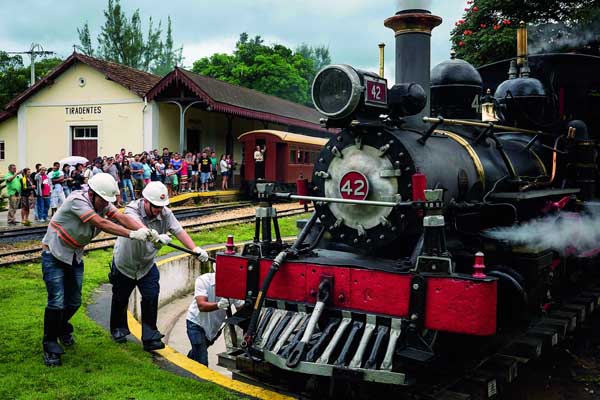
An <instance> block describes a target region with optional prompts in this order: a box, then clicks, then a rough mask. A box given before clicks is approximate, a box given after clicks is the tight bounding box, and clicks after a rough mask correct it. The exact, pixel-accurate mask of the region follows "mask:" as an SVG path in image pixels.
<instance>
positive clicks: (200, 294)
mask: <svg viewBox="0 0 600 400" xmlns="http://www.w3.org/2000/svg"><path fill="white" fill-rule="evenodd" d="M232 305H233V306H235V307H236V308H238V309H239V308H240V307H242V306H243V305H244V300H229V299H226V298H222V297H218V296H216V295H215V273H214V272H209V273H207V274H203V275H200V276H199V277H198V278H196V284H195V289H194V300H192V304H190V307H189V308H188V313H187V317H186V321H185V322H186V326H187V335H188V338H189V339H190V344H191V345H192V349H191V350H190V351H189V353H188V357H189V358H191V359H192V360H194V361H197V362H199V363H200V364H204V365H206V366H208V348H209V347H210V346H212V344H213V343H214V342H215V340H217V338H218V337H219V334H220V333H221V325H223V322H224V321H225V318H226V317H227V310H228V309H229V307H230V306H232Z"/></svg>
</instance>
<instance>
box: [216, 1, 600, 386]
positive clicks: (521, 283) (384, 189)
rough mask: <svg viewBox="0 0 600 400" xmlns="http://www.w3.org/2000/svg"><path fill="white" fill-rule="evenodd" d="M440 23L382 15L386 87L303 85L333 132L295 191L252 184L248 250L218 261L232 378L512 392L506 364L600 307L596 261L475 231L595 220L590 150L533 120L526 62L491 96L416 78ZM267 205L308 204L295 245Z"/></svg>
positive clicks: (470, 78)
mask: <svg viewBox="0 0 600 400" xmlns="http://www.w3.org/2000/svg"><path fill="white" fill-rule="evenodd" d="M440 23H441V19H440V18H439V17H437V16H434V15H432V14H431V13H430V12H429V11H427V10H415V9H411V10H401V11H399V12H398V13H397V14H396V15H394V16H392V17H390V18H388V19H387V20H386V21H385V25H386V26H387V27H389V28H391V29H393V30H394V32H395V34H396V82H397V83H396V85H394V86H393V87H391V88H388V85H387V82H386V80H385V79H383V78H382V77H381V76H379V75H377V74H374V73H370V72H365V71H361V70H358V69H355V68H353V67H351V66H348V65H332V66H329V67H326V68H324V69H323V70H322V71H320V72H319V74H318V75H317V76H316V78H315V81H314V84H313V100H314V103H315V106H316V107H317V109H318V110H319V111H320V112H321V113H322V114H323V115H324V117H325V119H324V121H323V123H324V124H325V126H327V127H330V128H338V129H340V131H339V133H338V134H336V135H335V136H334V137H332V138H331V139H330V140H329V141H328V143H327V144H326V145H325V147H324V148H323V149H322V151H321V153H320V154H319V155H318V158H317V160H316V162H315V165H314V171H313V175H312V179H311V180H310V182H309V183H307V182H300V183H299V188H298V195H291V194H282V193H275V192H273V188H272V187H270V186H269V185H262V186H261V187H260V190H259V192H260V196H261V199H262V203H261V205H260V206H259V208H258V210H257V221H256V234H255V239H254V242H253V243H252V244H250V245H247V246H246V247H245V248H244V250H243V252H242V253H241V254H236V253H234V252H233V251H229V252H227V253H223V254H219V255H218V256H217V277H216V282H217V286H216V290H217V295H219V296H222V297H230V298H236V299H246V300H247V304H248V307H246V308H245V309H243V310H241V311H240V312H239V313H238V314H236V315H235V316H234V317H233V318H231V319H230V320H229V323H232V324H237V325H239V326H240V327H241V328H242V329H243V331H244V338H243V341H242V342H241V343H240V344H239V346H237V348H235V349H234V350H233V351H231V352H228V353H227V354H223V355H222V357H221V362H222V363H223V364H224V365H226V366H228V367H229V368H231V369H232V370H234V372H235V373H236V374H237V375H238V376H254V377H255V379H257V380H261V381H269V382H271V383H281V382H287V383H288V384H290V385H291V386H292V387H294V388H296V389H298V390H307V388H311V387H312V388H313V390H316V391H317V392H318V393H317V395H318V396H323V395H324V394H323V391H322V388H323V385H326V386H327V387H328V388H329V389H331V390H332V391H331V392H329V393H330V394H331V393H333V389H332V388H334V387H336V388H338V389H340V388H341V390H353V389H354V388H353V387H352V386H349V385H348V382H353V383H361V384H367V385H372V384H375V385H377V386H378V387H385V388H387V389H389V388H398V387H402V386H408V385H411V384H413V383H414V382H415V381H416V380H419V379H421V378H422V377H423V376H424V375H427V374H424V371H431V370H434V369H435V365H436V363H440V364H437V365H438V367H439V365H444V366H446V367H450V368H457V369H461V370H462V369H468V368H469V367H472V366H475V365H476V366H477V368H478V369H481V370H487V371H490V370H492V371H497V370H498V365H499V364H501V365H505V366H506V365H508V367H507V368H508V372H507V373H506V374H504V375H502V374H501V375H502V376H503V379H504V380H505V381H511V380H512V379H514V377H515V376H514V375H515V372H514V371H515V368H516V367H515V365H516V362H517V361H515V360H521V361H522V360H527V359H531V358H535V357H537V356H539V354H540V353H541V351H542V350H545V349H548V348H551V347H553V346H555V345H556V344H557V342H558V341H559V340H561V339H563V338H564V337H565V336H566V335H567V334H568V332H570V331H572V330H574V329H575V328H576V326H577V325H578V324H579V323H581V322H582V321H583V320H585V318H586V316H587V315H588V314H589V313H590V312H592V311H593V310H594V308H595V306H597V305H599V304H600V303H599V299H600V292H598V291H597V290H596V289H595V288H593V287H590V285H591V282H593V281H594V279H595V273H594V270H593V268H590V267H593V265H594V263H596V261H595V260H594V259H593V258H592V259H590V258H586V259H582V258H580V257H579V258H578V257H576V256H577V255H579V254H578V253H577V249H571V251H570V252H564V251H562V249H558V248H555V247H548V246H545V245H543V244H540V245H532V244H531V243H528V244H526V245H519V244H515V243H513V242H511V241H507V240H504V239H499V238H498V237H497V236H495V235H493V234H491V233H490V229H492V228H497V227H510V226H513V225H515V224H519V223H523V222H525V221H528V220H534V219H536V218H544V217H549V218H572V219H576V218H582V216H584V215H585V212H584V209H585V210H587V209H594V208H595V207H596V204H597V203H596V199H597V198H598V187H597V185H596V180H597V176H598V158H597V152H598V143H597V141H596V140H595V139H594V138H593V135H590V133H589V132H587V128H586V125H585V123H584V122H583V121H579V120H575V121H563V123H562V124H557V123H554V124H553V126H552V129H548V126H547V125H544V124H541V123H539V122H536V121H540V118H539V115H536V114H535V113H536V110H539V109H542V108H544V109H548V108H549V107H548V104H549V97H550V96H551V94H548V93H547V92H546V88H545V87H544V85H543V84H542V83H541V82H540V81H538V80H537V79H534V78H532V77H530V71H529V68H528V65H527V59H526V58H525V59H520V60H519V61H520V64H519V65H517V64H516V63H514V64H513V65H511V70H510V71H509V75H508V79H507V80H506V81H505V82H503V83H502V84H501V85H499V86H498V88H497V89H496V91H495V93H491V92H489V93H484V91H483V87H482V79H481V76H480V74H479V73H478V71H477V70H476V69H475V68H473V67H472V66H471V65H469V64H468V63H466V62H464V61H462V60H457V59H455V58H454V57H452V58H451V59H450V60H448V61H445V62H443V63H442V64H440V65H438V66H436V67H435V68H434V69H433V70H432V71H431V74H430V69H429V51H430V35H431V31H432V29H434V28H435V27H436V26H437V25H439V24H440ZM520 34H523V33H522V31H521V33H520ZM520 42H521V43H522V42H523V41H520ZM486 89H487V88H486ZM486 92H487V90H486ZM431 110H432V111H433V115H434V117H431V116H430V114H431V113H432V111H431ZM542 122H543V121H542ZM259 186H260V185H259ZM278 197H287V198H293V199H300V200H303V201H312V202H313V204H314V207H315V212H314V214H313V215H312V217H311V218H310V219H309V220H308V221H307V222H306V224H305V225H304V227H303V229H302V231H301V232H300V234H299V236H298V238H297V239H296V241H295V242H294V243H293V244H292V245H286V244H284V243H283V241H282V240H281V237H280V235H279V229H278V225H277V216H276V213H275V211H274V209H273V208H272V207H271V206H270V204H271V202H272V201H273V200H274V199H275V198H278ZM567 211H568V213H567ZM272 224H273V226H274V228H275V229H274V230H275V235H274V237H273V235H272V232H271V225H272ZM568 257H570V258H568ZM567 259H568V260H569V262H568V263H567V262H565V261H566V260H567ZM499 360H503V361H499ZM507 360H508V361H507ZM510 360H512V361H510ZM492 364H493V365H494V366H495V367H492V366H491V365H492ZM507 374H508V375H507ZM429 378H431V377H429ZM486 382H488V383H489V384H490V385H491V380H490V381H486ZM315 388H319V389H315ZM495 388H496V386H495V381H494V384H493V385H492V386H489V391H490V392H489V393H491V394H495V391H496V389H495ZM492 392H493V393H492Z"/></svg>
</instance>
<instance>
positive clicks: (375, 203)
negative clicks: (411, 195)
mask: <svg viewBox="0 0 600 400" xmlns="http://www.w3.org/2000/svg"><path fill="white" fill-rule="evenodd" d="M275 196H277V197H281V198H284V199H292V200H308V201H322V202H324V203H341V204H354V205H359V206H377V207H399V206H402V207H408V206H412V205H413V203H412V202H410V201H406V202H398V203H392V202H391V201H372V200H349V199H338V198H334V197H316V196H297V195H295V194H291V193H275Z"/></svg>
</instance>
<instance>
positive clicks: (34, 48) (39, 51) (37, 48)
mask: <svg viewBox="0 0 600 400" xmlns="http://www.w3.org/2000/svg"><path fill="white" fill-rule="evenodd" d="M6 54H27V55H29V57H30V58H31V80H30V84H29V86H33V85H34V84H35V57H36V56H42V57H44V56H49V55H52V54H56V53H55V52H53V51H46V50H44V48H43V47H42V45H41V44H38V43H31V47H30V48H29V51H7V52H6Z"/></svg>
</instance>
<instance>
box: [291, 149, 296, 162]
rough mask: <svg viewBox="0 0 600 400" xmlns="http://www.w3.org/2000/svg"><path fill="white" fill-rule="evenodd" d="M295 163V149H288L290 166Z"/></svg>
mask: <svg viewBox="0 0 600 400" xmlns="http://www.w3.org/2000/svg"><path fill="white" fill-rule="evenodd" d="M295 163H296V149H294V148H292V149H290V164H295Z"/></svg>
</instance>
